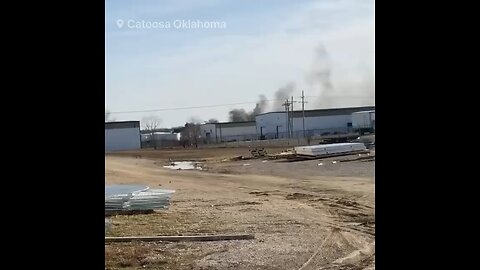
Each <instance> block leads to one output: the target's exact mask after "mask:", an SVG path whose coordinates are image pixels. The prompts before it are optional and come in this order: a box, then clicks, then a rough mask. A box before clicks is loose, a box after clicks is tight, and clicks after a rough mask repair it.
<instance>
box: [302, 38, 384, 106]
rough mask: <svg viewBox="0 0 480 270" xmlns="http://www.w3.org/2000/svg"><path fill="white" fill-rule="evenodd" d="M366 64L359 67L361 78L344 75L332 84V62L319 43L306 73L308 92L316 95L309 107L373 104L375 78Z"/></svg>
mask: <svg viewBox="0 0 480 270" xmlns="http://www.w3.org/2000/svg"><path fill="white" fill-rule="evenodd" d="M369 70H370V69H369V68H368V67H367V66H364V67H361V69H360V72H362V73H364V74H363V75H362V77H361V78H358V77H357V78H355V79H352V77H348V76H346V77H345V78H342V79H343V80H342V81H339V82H338V83H337V84H336V85H335V86H334V85H333V84H332V81H331V75H332V63H331V59H330V56H329V54H328V51H327V50H326V48H325V47H324V46H323V45H322V44H320V45H318V47H317V48H316V49H315V54H314V58H313V65H312V68H311V71H310V73H309V74H308V75H307V82H308V84H309V85H310V89H309V91H308V92H309V94H311V95H315V96H318V98H317V99H316V100H315V101H313V102H312V104H311V106H309V107H310V109H314V108H333V107H351V106H366V105H373V104H375V78H374V76H373V74H371V73H370V71H369Z"/></svg>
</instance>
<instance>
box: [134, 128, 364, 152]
mask: <svg viewBox="0 0 480 270" xmlns="http://www.w3.org/2000/svg"><path fill="white" fill-rule="evenodd" d="M361 133H363V131H362V132H360V133H359V132H357V131H356V130H354V129H353V128H352V127H346V128H344V127H342V128H329V129H310V130H305V136H304V132H303V131H295V132H292V133H291V134H288V133H287V132H279V133H265V134H262V135H259V134H248V135H237V136H224V137H221V138H210V140H207V138H199V139H198V141H197V144H195V143H187V144H186V145H185V146H184V145H183V144H182V141H170V140H169V141H163V140H162V141H156V143H154V142H151V141H145V142H142V148H153V147H154V146H155V145H156V148H171V147H182V146H183V147H189V148H190V147H199V148H211V147H281V146H286V147H288V146H298V145H311V144H319V143H325V142H342V141H345V140H347V139H353V138H356V137H357V136H358V135H360V134H361Z"/></svg>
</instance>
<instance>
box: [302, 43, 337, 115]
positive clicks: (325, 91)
mask: <svg viewBox="0 0 480 270" xmlns="http://www.w3.org/2000/svg"><path fill="white" fill-rule="evenodd" d="M331 74H332V65H331V62H330V57H329V55H328V52H327V50H326V49H325V47H324V46H323V45H322V44H320V45H319V46H318V47H317V48H316V49H315V55H314V58H313V66H312V70H311V72H310V74H308V78H307V81H308V83H309V84H310V87H311V90H312V91H313V93H314V94H315V95H319V96H320V97H319V98H318V99H317V101H316V102H315V105H316V106H317V107H321V108H329V107H332V106H333V105H334V104H335V97H334V96H333V94H334V92H335V89H334V87H333V84H332V82H331V79H330V76H331Z"/></svg>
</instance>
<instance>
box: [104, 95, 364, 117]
mask: <svg viewBox="0 0 480 270" xmlns="http://www.w3.org/2000/svg"><path fill="white" fill-rule="evenodd" d="M304 97H334V98H366V97H367V96H304ZM263 101H266V102H275V101H277V102H278V101H284V100H283V99H269V100H263ZM258 102H259V101H251V102H239V103H228V104H216V105H204V106H191V107H174V108H163V109H152V110H139V111H118V112H105V114H109V115H112V114H127V113H147V112H164V111H177V110H190V109H204V108H215V107H225V106H236V105H248V104H257V103H258Z"/></svg>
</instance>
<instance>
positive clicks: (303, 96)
mask: <svg viewBox="0 0 480 270" xmlns="http://www.w3.org/2000/svg"><path fill="white" fill-rule="evenodd" d="M302 118H303V119H302V121H303V137H304V138H305V95H304V94H303V90H302Z"/></svg>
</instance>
